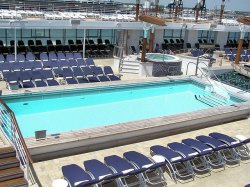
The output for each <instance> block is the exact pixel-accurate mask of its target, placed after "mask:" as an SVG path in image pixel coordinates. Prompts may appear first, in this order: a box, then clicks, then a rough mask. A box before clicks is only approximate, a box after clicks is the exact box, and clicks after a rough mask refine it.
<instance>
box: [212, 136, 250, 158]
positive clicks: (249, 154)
mask: <svg viewBox="0 0 250 187" xmlns="http://www.w3.org/2000/svg"><path fill="white" fill-rule="evenodd" d="M209 136H211V137H213V138H215V139H217V140H220V141H222V142H223V143H226V144H227V145H228V146H229V147H230V148H231V149H234V150H235V151H236V153H237V154H238V155H239V156H240V157H241V158H242V159H249V158H250V151H249V148H248V147H247V146H246V144H245V143H243V142H241V141H240V140H237V139H234V138H232V137H230V136H228V135H226V134H222V133H218V132H213V133H210V134H209ZM245 142H246V141H245ZM249 142H250V139H249Z"/></svg>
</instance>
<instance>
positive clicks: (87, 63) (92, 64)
mask: <svg viewBox="0 0 250 187" xmlns="http://www.w3.org/2000/svg"><path fill="white" fill-rule="evenodd" d="M85 62H86V65H87V66H89V67H90V66H95V63H94V60H93V58H87V59H86V60H85Z"/></svg>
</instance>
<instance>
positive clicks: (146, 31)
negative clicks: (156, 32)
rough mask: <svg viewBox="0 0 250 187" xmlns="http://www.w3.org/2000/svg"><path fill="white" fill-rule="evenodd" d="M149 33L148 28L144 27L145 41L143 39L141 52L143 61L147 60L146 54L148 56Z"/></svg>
mask: <svg viewBox="0 0 250 187" xmlns="http://www.w3.org/2000/svg"><path fill="white" fill-rule="evenodd" d="M147 35H148V30H147V29H144V33H143V41H142V52H141V62H142V63H144V62H145V56H146V47H147Z"/></svg>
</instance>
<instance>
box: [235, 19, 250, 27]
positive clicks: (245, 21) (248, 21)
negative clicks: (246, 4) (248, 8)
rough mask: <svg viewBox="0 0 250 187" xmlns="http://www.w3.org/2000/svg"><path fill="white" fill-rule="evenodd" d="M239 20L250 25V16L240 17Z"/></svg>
mask: <svg viewBox="0 0 250 187" xmlns="http://www.w3.org/2000/svg"><path fill="white" fill-rule="evenodd" d="M237 21H238V22H240V23H243V24H245V25H250V17H240V18H238V19H237Z"/></svg>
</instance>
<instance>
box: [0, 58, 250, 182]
mask: <svg viewBox="0 0 250 187" xmlns="http://www.w3.org/2000/svg"><path fill="white" fill-rule="evenodd" d="M221 62H223V63H222V67H229V68H230V64H229V63H228V61H227V60H225V59H218V60H217V61H216V63H215V64H213V67H220V63H221ZM95 63H96V64H97V65H101V66H102V65H110V66H112V65H113V59H97V60H96V59H95ZM145 79H147V80H148V81H152V80H157V78H149V77H139V75H134V74H124V75H123V76H122V80H123V81H124V83H125V82H130V81H134V80H144V81H145ZM96 84H100V83H96ZM100 85H101V84H100ZM73 87H74V86H73ZM73 87H72V88H73ZM0 88H1V89H2V90H3V94H13V93H26V92H27V93H28V92H29V91H26V90H25V89H22V90H19V91H8V90H7V89H6V88H5V83H4V82H3V81H1V82H0ZM67 88H69V86H61V89H67ZM53 89H56V88H53ZM34 91H35V90H34ZM37 91H39V90H37ZM249 124H250V119H244V120H239V121H234V122H230V123H224V124H221V125H216V126H213V127H208V128H203V129H199V130H194V131H188V129H187V131H188V132H185V133H178V134H176V135H169V136H166V137H163V138H155V139H153V140H149V141H140V142H138V143H133V144H128V145H123V146H115V147H114V148H109V149H103V150H98V151H93V152H88V153H84V154H77V155H74V156H68V157H62V158H57V159H52V160H48V161H42V162H36V163H34V168H35V171H36V175H37V177H38V179H39V181H40V183H41V186H42V187H50V186H51V184H52V181H53V180H55V179H58V178H62V177H63V176H62V172H61V167H62V166H63V165H67V164H78V165H79V166H83V164H82V163H83V161H84V160H88V159H93V158H96V159H99V160H100V161H103V158H104V157H105V156H108V155H111V154H117V155H120V156H122V154H123V153H124V152H126V151H130V150H136V151H139V152H142V153H143V154H145V155H148V156H150V155H149V148H150V146H152V145H156V144H159V145H166V144H167V143H170V142H173V141H181V140H182V139H184V138H189V137H191V138H194V137H195V136H197V135H200V134H204V135H207V134H209V133H210V132H214V131H218V132H223V133H226V134H228V135H231V136H235V135H237V134H242V135H245V136H247V137H250V125H249ZM94 133H95V132H94V131H93V134H94ZM2 145H4V146H5V145H6V142H4V141H1V138H0V146H2ZM165 177H166V178H167V184H168V186H176V187H178V186H186V187H189V186H190V187H193V186H194V187H196V186H197V187H200V186H204V187H210V186H213V187H222V186H227V187H242V186H245V185H246V184H250V162H249V163H247V164H241V165H240V166H239V167H234V168H229V167H227V168H226V170H225V171H221V172H212V175H211V176H209V177H204V178H197V177H196V178H195V180H194V181H192V182H188V183H185V184H181V183H177V184H175V183H174V182H173V181H172V180H171V179H170V177H169V176H168V175H167V174H166V173H165Z"/></svg>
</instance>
